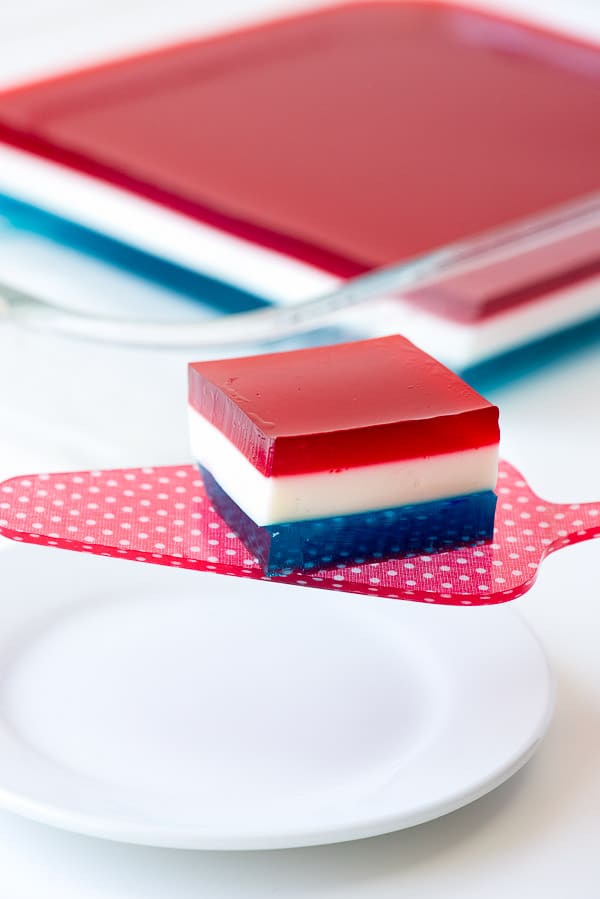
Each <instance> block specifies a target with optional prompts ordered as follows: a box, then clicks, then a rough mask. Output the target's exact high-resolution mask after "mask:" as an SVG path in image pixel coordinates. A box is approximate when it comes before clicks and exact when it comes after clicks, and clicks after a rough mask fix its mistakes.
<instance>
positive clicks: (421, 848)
mask: <svg viewBox="0 0 600 899" xmlns="http://www.w3.org/2000/svg"><path fill="white" fill-rule="evenodd" d="M301 5H303V4H302V3H299V2H298V3H291V2H288V3H283V2H279V3H270V4H269V3H266V2H263V3H261V2H257V0H247V2H245V3H244V2H243V0H226V2H224V0H222V2H221V3H220V5H219V9H218V10H216V9H212V10H209V9H208V8H205V4H201V3H198V2H191V0H189V2H186V0H171V2H170V3H168V4H149V3H147V2H146V3H142V0H121V2H119V3H117V2H114V0H90V2H88V3H86V4H83V3H77V2H76V0H20V2H19V3H18V4H17V3H14V4H13V3H11V4H9V3H6V4H2V6H1V8H0V50H1V51H2V52H1V53H0V82H2V83H5V84H6V83H9V82H11V81H14V80H17V79H19V78H22V77H25V76H27V75H31V74H37V73H40V72H42V71H47V70H50V69H53V68H60V67H63V66H65V65H67V64H68V63H72V62H77V61H79V60H81V59H85V58H86V57H89V55H90V54H94V55H102V54H105V53H109V52H111V51H112V50H115V49H118V48H120V47H127V46H133V45H142V44H145V43H151V42H152V41H157V40H161V39H164V38H165V37H166V36H169V35H173V36H174V35H177V34H182V33H188V32H189V31H190V30H192V29H193V30H195V31H197V30H199V29H206V28H213V27H217V26H218V25H221V24H223V23H225V22H231V21H236V20H239V19H240V18H241V17H243V18H252V17H256V15H257V14H259V13H261V12H262V11H265V10H270V9H277V8H279V9H282V8H286V9H287V8H290V7H292V6H296V7H297V6H301ZM480 5H483V4H480ZM487 5H488V6H495V7H497V8H504V9H512V10H524V11H526V12H527V11H529V13H530V14H531V15H532V16H534V15H535V16H537V18H538V19H545V20H546V21H550V22H552V21H554V22H558V23H561V24H562V25H563V27H565V28H568V29H569V30H572V31H574V32H579V33H582V34H584V35H591V34H594V35H596V36H599V37H600V0H570V2H566V0H560V2H559V0H545V2H544V0H536V2H535V3H534V2H533V0H530V2H529V3H528V2H527V0H520V2H517V0H513V2H511V3H509V2H505V3H502V2H500V0H498V2H496V3H488V4H487ZM142 8H144V15H143V17H141V18H142V21H141V23H140V21H139V12H140V10H141V9H142ZM90 22H93V23H94V26H93V27H91V26H90ZM185 363H186V356H185V354H180V353H176V352H155V353H148V352H145V351H141V350H130V349H109V348H106V347H101V346H96V345H94V344H83V343H82V344H79V343H77V342H74V341H68V340H63V339H60V338H51V337H49V336H44V335H42V334H34V333H27V332H24V331H23V332H20V331H17V330H14V329H13V328H12V327H10V326H8V325H3V326H2V327H0V385H1V386H0V477H8V476H10V475H12V474H17V473H23V472H26V471H35V470H42V469H73V468H86V467H88V466H93V467H102V466H104V467H106V466H118V465H122V464H125V465H128V464H131V465H144V464H159V463H177V462H180V461H183V460H185V459H186V458H187V435H186V422H185V410H184V403H183V402H182V401H181V397H183V396H184V395H185ZM82 373H84V374H83V376H82ZM123 379H125V380H126V383H127V384H128V385H129V390H128V391H124V390H123V389H122V382H123ZM488 396H489V397H490V398H491V399H494V400H495V401H496V402H498V403H499V404H500V407H501V410H502V435H503V437H502V441H503V455H504V456H505V457H506V458H509V459H510V460H511V461H513V462H514V463H515V464H517V465H518V466H519V467H521V468H522V470H523V471H524V472H525V473H526V474H527V476H528V478H529V480H530V481H531V482H532V483H533V485H534V486H535V487H536V488H537V489H538V491H539V492H540V493H541V494H542V495H545V496H547V497H548V498H550V499H556V500H566V501H576V500H583V499H594V498H596V499H600V469H599V465H598V458H599V450H600V400H599V396H600V343H599V342H598V341H596V342H595V343H591V344H590V345H589V346H587V347H585V348H582V349H581V350H580V351H578V352H576V353H573V354H571V355H566V356H565V357H564V358H560V359H558V360H556V361H555V362H554V363H553V364H552V365H547V366H545V367H544V368H543V369H540V370H539V371H537V372H536V373H534V374H530V375H528V376H527V377H524V378H522V379H519V380H515V381H513V383H511V384H510V385H508V386H505V387H503V388H501V389H500V388H498V389H496V390H494V391H492V392H488ZM24 410H25V411H24ZM1 570H2V569H1V558H0V583H2V596H3V598H4V601H15V600H18V585H17V584H11V583H4V582H3V581H2V578H1ZM599 570H600V541H595V542H593V541H592V542H588V543H584V544H580V545H578V546H575V547H572V548H570V549H568V550H566V551H563V552H560V553H557V554H555V555H554V556H552V557H551V558H550V559H549V560H548V561H547V562H545V563H544V565H543V567H542V569H541V573H540V576H539V580H538V583H537V584H536V585H535V587H534V589H533V590H532V591H531V592H530V593H529V594H528V595H527V596H525V597H523V598H521V599H520V600H518V601H517V608H518V610H519V611H520V612H521V613H522V614H523V615H524V616H525V617H526V618H527V619H528V620H529V621H530V623H531V624H532V626H533V627H534V629H535V630H536V632H537V633H538V634H539V636H540V638H541V639H542V641H543V643H544V645H545V647H546V649H547V652H548V654H549V657H550V659H551V662H552V665H553V668H554V670H555V672H556V675H557V679H558V705H557V711H556V716H555V719H554V722H553V724H552V726H551V729H550V732H549V734H548V736H547V738H546V740H545V741H544V743H543V745H542V747H541V749H540V750H539V752H538V753H537V755H536V757H535V758H534V760H533V761H532V762H530V763H529V765H527V767H526V768H525V769H524V770H523V771H522V772H521V773H520V774H518V775H517V776H516V777H514V778H513V779H512V780H511V781H510V782H509V783H507V784H505V785H504V786H503V787H500V788H499V789H498V790H496V791H495V792H494V793H492V794H490V795H488V796H487V797H485V798H484V799H481V800H479V801H478V802H476V803H475V804H473V805H471V806H469V807H467V808H465V809H463V810H461V811H459V812H456V813H454V814H452V815H450V816H448V817H446V818H443V819H440V820H438V821H435V822H432V823H430V824H426V825H422V826H420V827H417V828H414V829H412V830H409V831H404V832H401V833H397V834H391V835H388V836H384V837H378V838H375V839H371V840H365V841H360V842H355V843H347V844H340V845H336V846H329V847H319V848H314V849H301V850H290V851H278V852H258V853H223V854H221V853H216V852H209V853H203V852H198V853H195V852H176V851H172V850H155V849H148V848H141V847H132V846H124V845H118V844H114V843H108V842H103V841H99V840H94V839H90V838H85V837H79V836H76V835H72V834H68V833H63V832H60V831H55V830H52V829H51V828H48V827H45V826H42V825H38V824H35V823H33V822H30V821H26V820H22V819H19V818H17V817H15V816H13V815H10V814H7V813H1V812H0V897H4V896H6V897H10V899H31V897H36V899H54V897H57V899H58V897H60V899H92V897H93V899H100V897H101V899H108V897H110V899H121V897H123V899H125V897H127V899H138V897H139V899H142V897H144V899H152V897H159V896H160V897H161V899H164V897H167V896H168V897H169V899H171V897H172V899H188V897H190V899H191V897H194V899H197V897H198V896H210V897H211V899H220V897H227V899H235V897H244V899H252V897H261V899H262V897H265V896H278V897H283V899H290V897H298V899H300V897H302V899H305V897H309V896H310V897H335V896H344V897H345V899H359V897H360V899H363V897H364V899H367V897H368V899H392V897H393V899H400V897H410V899H431V897H436V899H451V897H458V896H460V897H461V899H505V897H506V896H507V895H510V894H512V895H516V896H527V897H529V899H537V897H540V899H541V897H544V899H551V897H557V899H558V897H561V899H562V897H564V896H565V895H566V894H572V895H574V896H577V897H578V899H596V897H598V896H599V895H600V856H599V853H598V842H599V838H600V653H599V652H598V640H599V637H600V587H599V577H598V572H599ZM463 614H468V611H467V610H463ZM507 664H510V659H507Z"/></svg>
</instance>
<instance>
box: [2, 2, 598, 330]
mask: <svg viewBox="0 0 600 899" xmlns="http://www.w3.org/2000/svg"><path fill="white" fill-rule="evenodd" d="M599 109H600V51H599V50H598V48H594V47H592V46H586V45H585V44H583V43H578V42H576V41H574V40H569V39H567V38H564V37H561V36H559V35H557V34H552V33H549V32H544V31H542V30H538V29H535V28H531V27H526V26H524V25H522V24H517V23H514V22H510V21H508V20H503V19H501V18H497V17H494V16H490V15H486V14H485V13H481V12H477V11H472V10H471V11H469V10H465V9H461V8H459V7H453V6H451V5H449V4H439V3H438V4H436V3H432V2H405V3H402V2H373V3H355V4H347V5H344V6H338V7H334V8H329V9H324V10H319V11H316V12H311V13H307V14H304V15H300V16H297V17H293V18H289V19H284V20H281V21H275V22H272V23H267V24H265V25H262V26H260V27H255V28H249V29H246V30H241V31H237V32H234V33H230V34H225V35H222V36H220V37H216V38H211V39H205V40H200V41H194V42H190V43H185V44H181V45H178V46H174V47H169V48H166V49H165V48H163V49H160V50H158V51H156V52H151V53H147V54H144V55H140V56H136V57H131V58H129V59H123V60H117V61H115V62H114V63H111V64H108V65H104V66H100V67H96V68H92V69H89V70H86V71H81V72H75V73H73V74H71V75H67V76H64V77H61V78H56V79H53V80H48V81H46V82H43V83H39V84H35V85H30V86H25V87H22V88H19V89H16V90H13V91H11V92H8V93H6V94H4V95H3V96H1V97H0V139H2V140H4V141H7V142H10V143H12V144H14V145H17V146H19V147H22V148H24V149H26V150H30V151H32V152H34V153H37V154H40V155H43V156H46V157H49V158H51V159H53V160H57V161H59V162H62V163H65V164H66V165H68V166H71V167H74V168H76V169H78V170H80V171H83V172H87V173H90V174H92V175H94V176H97V177H99V178H102V179H105V180H107V181H110V182H112V183H114V184H117V185H120V186H121V187H125V188H128V189H130V190H132V191H135V192H136V193H138V194H141V195H144V196H145V197H149V198H151V199H153V200H156V201H158V202H160V203H162V204H164V205H165V206H168V207H170V208H172V209H175V210H179V211H180V212H183V213H185V214H187V215H189V216H192V217H194V218H196V219H199V220H202V221H204V222H208V223H210V224H212V225H214V226H217V227H219V228H221V229H224V230H226V231H228V232H230V233H233V234H236V235H241V236H242V237H245V238H247V239H249V240H251V241H254V242H256V243H259V244H262V245H264V246H268V247H271V248H274V249H276V250H279V251H281V252H284V253H287V254H289V255H292V256H295V257H297V258H300V259H303V260H306V261H308V262H311V263H314V264H316V265H318V266H320V267H321V268H324V269H326V270H329V271H331V272H334V273H336V274H339V275H342V276H350V275H353V274H357V273H359V272H361V271H365V270H367V269H369V268H372V267H375V266H380V265H382V264H387V263H391V262H395V261H401V260H402V259H405V258H407V257H410V256H413V255H415V254H419V253H422V252H424V251H426V250H428V249H431V248H433V247H438V246H441V245H444V244H446V243H448V242H450V241H454V240H457V239H459V238H463V237H466V236H469V235H473V234H476V233H478V232H481V231H483V230H486V229H489V228H492V227H495V226H498V225H501V224H503V223H506V222H508V221H512V220H515V219H519V218H521V217H523V216H528V215H531V214H535V213H537V212H540V211H541V210H543V209H546V208H548V207H551V206H553V205H555V204H559V203H563V202H566V201H569V200H572V199H574V198H575V197H578V196H581V195H583V194H585V193H588V192H591V191H594V190H598V189H600V166H599V165H598V159H599V158H600V115H599V114H598V110H599ZM587 273H588V269H587V268H586V269H585V272H584V274H587ZM575 274H577V273H575ZM579 276H581V272H579ZM527 298H528V297H527V296H526V297H523V296H522V295H521V294H520V293H519V291H516V292H515V291H513V292H512V293H511V294H510V295H509V296H508V297H506V296H504V295H503V297H502V303H503V304H504V305H506V304H508V305H510V304H516V303H520V302H522V301H523V300H524V299H527ZM488 300H489V298H487V297H484V301H483V302H482V304H481V308H479V307H478V308H477V309H473V308H472V307H469V308H468V309H466V310H465V311H463V312H462V313H461V311H460V297H457V298H456V303H455V302H454V301H452V302H450V300H448V302H446V305H445V309H444V311H445V312H446V313H447V314H448V315H451V316H454V317H458V318H463V319H470V320H473V319H476V318H478V317H479V318H480V317H484V316H485V315H488V314H491V313H493V312H494V311H495V307H494V304H493V303H492V304H490V303H489V301H488ZM456 304H458V310H456V309H455V306H456Z"/></svg>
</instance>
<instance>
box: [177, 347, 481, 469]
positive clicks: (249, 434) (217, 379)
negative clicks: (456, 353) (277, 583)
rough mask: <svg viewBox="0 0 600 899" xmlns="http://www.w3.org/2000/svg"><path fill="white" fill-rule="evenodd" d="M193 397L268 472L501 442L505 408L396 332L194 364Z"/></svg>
mask: <svg viewBox="0 0 600 899" xmlns="http://www.w3.org/2000/svg"><path fill="white" fill-rule="evenodd" d="M189 401H190V405H191V406H192V408H193V409H195V410H196V411H197V412H199V413H200V414H201V415H203V416H204V417H205V418H206V419H208V420H209V421H210V422H212V424H213V425H214V426H215V427H216V428H218V429H219V430H220V431H222V432H223V434H224V435H225V436H226V437H227V438H228V439H229V440H230V441H231V442H232V443H233V444H234V445H235V446H237V447H238V449H239V450H241V452H242V453H243V454H244V455H245V456H246V457H247V459H248V460H249V461H250V462H251V463H252V464H253V465H254V466H255V467H256V468H257V469H258V470H259V471H261V472H262V473H263V474H265V475H267V476H273V475H290V474H303V473H306V472H312V471H328V470H335V469H340V468H351V467H354V466H359V465H371V464H376V463H379V462H390V461H393V460H398V459H409V458H415V457H419V458H420V457H423V456H431V455H438V454H441V453H451V452H456V451H459V450H468V449H475V448H478V447H481V446H489V445H492V444H495V443H498V440H499V432H498V409H497V407H496V406H493V405H492V404H491V403H489V402H488V401H487V400H485V399H483V397H481V396H479V394H478V393H476V392H475V391H474V390H472V388H471V387H469V386H468V385H467V384H465V382H464V381H463V380H462V379H461V378H459V377H458V375H455V374H454V373H453V372H451V371H450V370H449V369H447V368H445V366H443V365H442V364H441V363H440V362H438V361H437V360H436V359H433V358H432V357H431V356H429V355H428V354H427V353H424V352H423V351H422V350H420V349H418V348H417V347H416V346H415V345H414V344H412V343H411V342H410V341H409V340H406V338H404V337H401V336H399V335H392V336H391V337H382V338H377V339H373V340H361V341H357V342H355V343H344V344H337V345H335V346H326V347H314V348H311V349H305V350H294V351H292V352H286V353H270V354H267V355H261V356H246V357H243V358H241V359H223V360H217V361H208V362H194V363H191V364H190V366H189Z"/></svg>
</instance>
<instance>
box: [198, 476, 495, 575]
mask: <svg viewBox="0 0 600 899" xmlns="http://www.w3.org/2000/svg"><path fill="white" fill-rule="evenodd" d="M199 468H200V472H201V474H202V479H203V481H204V487H205V489H206V493H207V494H208V496H209V498H210V500H211V502H212V504H213V506H214V508H215V509H216V511H217V512H218V513H219V515H220V516H221V517H222V518H223V519H224V520H225V522H226V523H227V524H228V525H229V527H230V528H231V529H232V531H235V533H236V534H237V535H238V536H239V537H240V539H241V540H242V541H243V542H244V543H245V545H246V546H247V547H248V550H249V552H251V553H252V555H254V556H256V557H257V559H258V561H259V562H260V564H261V566H262V567H263V569H264V571H265V574H267V575H269V576H271V575H278V574H279V575H282V574H288V573H289V572H290V571H311V570H315V569H319V568H331V567H333V566H336V565H344V566H346V565H356V564H361V563H362V562H370V561H374V560H376V559H383V558H386V557H394V556H407V555H416V554H420V553H433V552H440V551H444V550H449V549H454V548H455V547H457V546H465V545H468V544H471V543H476V542H485V541H487V540H491V538H492V534H493V530H494V515H495V511H496V494H495V493H493V492H492V491H491V490H485V491H482V492H480V493H471V494H467V495H465V496H456V497H451V498H449V499H442V500H434V501H433V502H427V503H418V504H415V505H409V506H399V507H397V508H395V509H377V510H375V511H372V512H361V513H359V514H356V515H341V516H340V515H339V516H335V517H333V518H316V519H310V520H306V521H291V522H284V523H282V524H271V525H265V526H263V527H261V526H259V525H257V524H255V523H254V521H252V519H251V518H249V517H248V516H247V515H246V514H245V513H244V512H242V510H241V509H240V507H239V506H238V505H236V503H234V502H233V500H232V499H231V498H230V497H229V496H228V495H227V493H225V491H224V490H222V488H221V487H220V486H219V484H218V483H217V482H216V481H215V479H214V478H213V477H212V475H211V474H210V472H208V471H207V470H206V469H205V468H202V467H201V466H199Z"/></svg>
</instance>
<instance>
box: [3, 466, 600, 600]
mask: <svg viewBox="0 0 600 899" xmlns="http://www.w3.org/2000/svg"><path fill="white" fill-rule="evenodd" d="M497 494H498V506H497V512H496V521H495V529H494V537H493V541H492V542H487V543H481V544H479V545H471V546H467V547H462V548H459V549H454V550H452V551H449V552H440V553H435V554H432V555H418V556H413V557H403V558H391V559H390V558H388V559H384V560H380V561H377V562H372V563H367V564H363V565H353V566H351V567H346V568H340V567H337V568H331V569H326V570H319V571H315V572H311V573H307V572H291V573H290V574H288V575H285V576H281V577H277V578H276V580H278V581H283V582H284V583H288V584H300V585H303V586H309V587H321V588H325V589H328V590H332V589H337V590H340V591H342V592H350V593H362V594H367V595H368V594H371V595H376V596H384V597H389V598H390V599H411V600H415V601H418V602H429V603H440V604H445V605H467V606H468V605H485V604H490V603H499V602H506V601H507V600H511V599H515V598H516V597H518V596H521V595H522V594H523V593H525V592H526V591H527V590H528V589H529V588H530V587H531V586H532V584H533V582H534V581H535V578H536V574H537V570H538V567H539V565H540V563H541V562H542V560H543V559H544V558H545V557H546V556H547V555H548V554H549V553H551V552H554V551H555V550H557V549H560V548H561V547H563V546H567V545H569V544H571V543H578V542H580V541H582V540H589V539H591V538H594V537H600V502H598V503H571V504H559V503H552V502H547V501H545V500H542V499H540V497H538V496H536V494H535V493H534V492H533V491H532V490H531V488H530V487H529V485H528V484H527V483H526V481H525V480H524V478H523V476H522V475H521V474H520V473H519V472H518V471H517V470H516V469H515V468H513V466H512V465H509V464H508V463H507V462H501V463H500V470H499V477H498V485H497ZM0 534H2V535H4V536H5V537H8V538H10V539H12V540H17V541H21V542H24V543H38V544H42V545H45V546H56V547H59V548H61V549H70V550H75V551H76V552H88V553H92V554H93V555H104V556H112V557H116V558H123V559H130V560H133V561H137V562H146V563H148V562H149V563H152V564H157V565H171V566H174V567H180V568H190V569H196V570H198V571H212V572H216V573H218V574H228V575H233V576H235V577H249V578H254V579H260V578H264V574H263V571H262V569H261V567H260V566H259V564H258V562H257V561H256V560H255V559H253V558H250V556H249V553H248V550H247V549H246V548H245V546H244V544H243V543H242V542H241V541H240V540H239V539H238V537H237V536H236V534H235V533H233V532H232V531H231V530H230V529H229V528H228V526H227V525H226V524H225V522H224V521H223V520H222V519H221V518H220V517H219V516H218V515H217V513H216V512H215V511H214V509H213V508H212V506H211V505H210V501H209V500H208V498H207V496H206V493H205V491H204V486H203V483H202V479H201V477H200V475H199V473H198V471H197V470H196V469H195V468H193V467H192V466H183V467H176V466H168V467H160V468H133V469H124V470H116V471H87V472H76V473H73V472H71V473H68V474H39V475H30V476H26V477H17V478H13V479H12V480H9V481H6V482H5V483H3V484H0ZM269 580H270V578H269Z"/></svg>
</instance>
